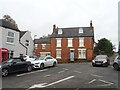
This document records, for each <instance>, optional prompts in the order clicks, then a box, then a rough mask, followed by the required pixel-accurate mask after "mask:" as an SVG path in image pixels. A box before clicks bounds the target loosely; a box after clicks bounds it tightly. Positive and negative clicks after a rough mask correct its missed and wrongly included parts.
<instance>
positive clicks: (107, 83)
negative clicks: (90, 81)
mask: <svg viewBox="0 0 120 90" xmlns="http://www.w3.org/2000/svg"><path fill="white" fill-rule="evenodd" d="M99 81H101V82H104V83H106V84H104V85H97V86H110V85H112V84H114V83H111V82H108V81H104V80H101V79H99Z"/></svg>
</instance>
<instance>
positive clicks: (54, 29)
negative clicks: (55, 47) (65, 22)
mask: <svg viewBox="0 0 120 90" xmlns="http://www.w3.org/2000/svg"><path fill="white" fill-rule="evenodd" d="M55 31H56V25H55V24H54V25H53V33H55Z"/></svg>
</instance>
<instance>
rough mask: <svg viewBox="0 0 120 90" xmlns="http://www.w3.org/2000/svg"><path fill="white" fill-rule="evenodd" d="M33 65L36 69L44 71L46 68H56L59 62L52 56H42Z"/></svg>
mask: <svg viewBox="0 0 120 90" xmlns="http://www.w3.org/2000/svg"><path fill="white" fill-rule="evenodd" d="M31 63H32V64H33V67H34V68H40V69H43V68H44V67H48V66H54V67H55V66H56V65H57V60H56V59H55V58H53V57H51V56H50V55H48V56H42V57H39V58H36V60H35V61H32V62H31Z"/></svg>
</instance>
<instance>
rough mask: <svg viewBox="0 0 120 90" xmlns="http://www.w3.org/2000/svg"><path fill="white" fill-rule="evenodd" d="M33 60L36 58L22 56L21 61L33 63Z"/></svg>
mask: <svg viewBox="0 0 120 90" xmlns="http://www.w3.org/2000/svg"><path fill="white" fill-rule="evenodd" d="M35 58H36V57H34V56H27V55H25V56H23V59H24V60H26V61H33V60H35Z"/></svg>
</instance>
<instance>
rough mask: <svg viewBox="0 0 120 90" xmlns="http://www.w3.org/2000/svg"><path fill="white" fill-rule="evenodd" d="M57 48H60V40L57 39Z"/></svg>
mask: <svg viewBox="0 0 120 90" xmlns="http://www.w3.org/2000/svg"><path fill="white" fill-rule="evenodd" d="M56 43H57V47H61V38H57V42H56Z"/></svg>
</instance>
